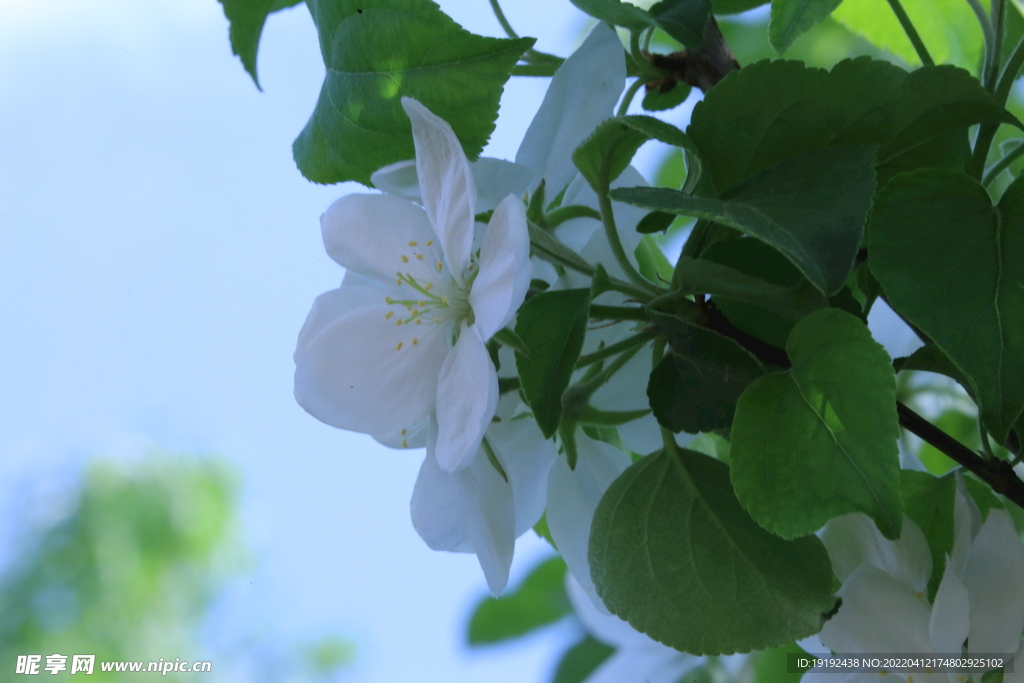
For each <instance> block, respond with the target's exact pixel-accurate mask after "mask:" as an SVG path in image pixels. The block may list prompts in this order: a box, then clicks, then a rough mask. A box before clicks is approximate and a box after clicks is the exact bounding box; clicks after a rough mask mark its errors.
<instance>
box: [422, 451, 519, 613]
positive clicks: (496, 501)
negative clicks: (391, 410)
mask: <svg viewBox="0 0 1024 683" xmlns="http://www.w3.org/2000/svg"><path fill="white" fill-rule="evenodd" d="M409 507H410V511H411V513H412V523H413V527H415V529H416V532H417V533H418V534H419V535H420V538H422V539H423V540H424V541H425V542H426V544H427V545H428V546H429V547H430V548H432V549H433V550H450V551H455V552H472V553H476V556H477V559H478V560H479V561H480V568H481V569H483V572H484V576H485V577H486V579H487V586H488V588H490V590H491V593H493V594H494V595H498V594H499V593H501V592H502V591H503V590H505V586H506V585H507V584H508V572H509V567H510V566H511V565H512V554H513V551H514V549H515V538H516V537H515V510H514V505H513V498H512V487H511V486H509V484H507V483H506V482H505V480H504V479H502V477H501V475H500V474H498V471H497V470H495V469H494V467H493V466H492V465H491V463H490V462H488V460H487V456H486V455H485V454H484V453H483V452H482V451H481V452H480V453H478V454H477V457H476V458H474V460H473V462H472V463H471V464H470V465H469V466H468V467H464V468H463V469H461V470H459V471H458V472H445V471H444V470H443V469H441V468H440V467H438V465H437V461H436V459H435V458H433V457H431V456H430V455H429V454H428V455H427V457H426V458H424V459H423V465H422V466H421V467H420V474H419V477H418V478H417V479H416V486H415V487H414V488H413V492H412V501H411V502H410V504H409Z"/></svg>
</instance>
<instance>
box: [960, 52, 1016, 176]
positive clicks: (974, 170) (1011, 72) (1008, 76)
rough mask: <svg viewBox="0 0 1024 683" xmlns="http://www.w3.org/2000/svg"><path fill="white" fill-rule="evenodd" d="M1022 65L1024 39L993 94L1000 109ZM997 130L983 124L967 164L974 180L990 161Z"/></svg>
mask: <svg viewBox="0 0 1024 683" xmlns="http://www.w3.org/2000/svg"><path fill="white" fill-rule="evenodd" d="M1022 65H1024V38H1021V40H1020V42H1019V43H1017V46H1016V47H1015V48H1013V52H1012V53H1010V58H1009V59H1007V60H1006V66H1004V67H1003V73H1002V75H1000V76H999V82H998V83H997V84H996V87H995V91H994V92H993V93H992V96H993V97H994V98H995V101H996V104H998V105H999V106H1000V107H1002V106H1005V105H1006V100H1007V99H1009V97H1010V89H1011V88H1013V82H1014V81H1015V80H1017V72H1018V71H1020V68H1021V66H1022ZM997 130H999V124H998V123H983V124H981V128H979V129H978V138H977V140H976V141H975V143H974V152H973V153H972V155H971V159H970V161H969V162H968V163H967V175H969V176H971V177H972V178H977V179H980V178H981V174H982V171H983V170H984V168H985V161H986V160H987V159H988V150H989V148H990V147H991V146H992V140H994V139H995V137H996V131H997ZM993 168H995V167H993ZM1000 170H1002V169H1000ZM993 177H994V176H993Z"/></svg>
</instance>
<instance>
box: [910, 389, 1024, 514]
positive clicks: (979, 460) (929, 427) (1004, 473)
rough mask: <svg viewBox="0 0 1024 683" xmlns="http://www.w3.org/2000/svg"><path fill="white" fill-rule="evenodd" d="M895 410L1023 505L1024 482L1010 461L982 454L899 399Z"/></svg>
mask: <svg viewBox="0 0 1024 683" xmlns="http://www.w3.org/2000/svg"><path fill="white" fill-rule="evenodd" d="M896 414H897V415H899V419H900V426H901V427H903V428H904V429H906V430H907V431H908V432H911V433H913V434H916V435H917V436H919V437H921V438H922V439H923V440H925V441H926V442H928V443H930V444H931V445H932V446H935V448H937V449H939V450H940V451H941V452H943V453H945V454H946V455H948V456H949V457H950V458H952V459H953V460H955V461H956V462H958V463H959V464H961V465H963V466H964V467H965V468H967V469H968V470H970V471H971V472H974V473H975V474H976V475H978V477H979V478H980V479H981V480H982V481H984V482H985V483H986V484H988V485H989V486H991V487H992V490H993V491H995V492H996V493H1001V494H1003V495H1004V496H1006V497H1007V498H1008V499H1009V500H1011V501H1013V502H1014V503H1015V504H1016V505H1017V506H1018V507H1020V508H1024V482H1022V481H1021V480H1020V478H1019V477H1018V476H1017V473H1016V472H1014V471H1013V465H1011V464H1010V463H1009V462H1008V461H1006V460H999V459H998V458H994V459H987V458H983V457H981V456H980V455H978V454H977V453H975V452H974V451H972V450H971V449H970V448H968V447H967V446H965V445H963V444H962V443H960V442H959V441H957V440H956V439H954V438H953V437H951V436H950V435H949V434H946V433H945V432H944V431H942V430H941V429H939V428H938V427H936V426H935V425H933V424H932V423H931V422H929V421H928V420H926V419H924V418H923V417H921V416H920V415H918V414H917V413H916V412H914V411H913V410H911V409H910V408H908V407H907V406H906V405H904V404H903V403H900V402H899V401H897V402H896Z"/></svg>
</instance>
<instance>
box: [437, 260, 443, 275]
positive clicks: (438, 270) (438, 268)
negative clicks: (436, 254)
mask: <svg viewBox="0 0 1024 683" xmlns="http://www.w3.org/2000/svg"><path fill="white" fill-rule="evenodd" d="M443 268H444V264H443V263H441V262H440V261H438V262H437V272H439V273H440V272H441V270H442V269H443Z"/></svg>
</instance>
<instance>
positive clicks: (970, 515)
mask: <svg viewBox="0 0 1024 683" xmlns="http://www.w3.org/2000/svg"><path fill="white" fill-rule="evenodd" d="M980 529H981V510H979V509H978V504H977V503H975V502H974V498H972V497H971V494H970V493H968V491H967V485H966V484H965V483H964V479H963V477H962V476H961V475H960V474H959V473H958V474H957V477H956V494H955V495H954V498H953V550H952V551H951V552H950V561H951V562H952V563H953V570H954V571H955V572H956V573H957V574H959V575H960V576H961V577H963V575H964V565H965V564H966V562H967V553H968V552H970V549H971V541H972V539H973V538H974V537H975V536H976V535H977V534H978V531H979V530H980Z"/></svg>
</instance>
